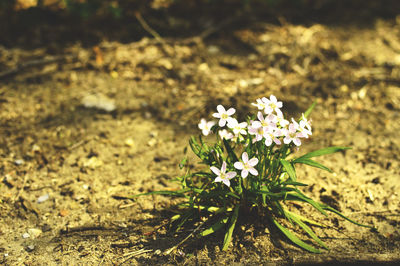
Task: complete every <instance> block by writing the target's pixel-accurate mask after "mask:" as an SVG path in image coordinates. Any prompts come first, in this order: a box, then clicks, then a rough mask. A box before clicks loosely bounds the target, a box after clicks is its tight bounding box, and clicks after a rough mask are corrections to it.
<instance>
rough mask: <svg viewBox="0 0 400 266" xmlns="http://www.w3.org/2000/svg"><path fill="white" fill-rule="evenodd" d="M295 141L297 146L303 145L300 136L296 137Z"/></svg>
mask: <svg viewBox="0 0 400 266" xmlns="http://www.w3.org/2000/svg"><path fill="white" fill-rule="evenodd" d="M293 143H294V144H295V145H296V146H300V145H301V140H300V139H299V138H295V139H294V140H293Z"/></svg>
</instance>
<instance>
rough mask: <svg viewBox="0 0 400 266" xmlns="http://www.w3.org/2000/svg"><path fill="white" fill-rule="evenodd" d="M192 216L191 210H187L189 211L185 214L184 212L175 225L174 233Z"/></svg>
mask: <svg viewBox="0 0 400 266" xmlns="http://www.w3.org/2000/svg"><path fill="white" fill-rule="evenodd" d="M193 215H194V212H193V209H192V210H189V211H187V212H185V213H184V214H183V215H182V216H181V219H180V221H179V223H178V224H177V225H176V229H175V232H177V231H178V230H179V229H180V228H181V227H182V225H184V224H185V223H186V221H187V220H189V218H190V217H191V216H193Z"/></svg>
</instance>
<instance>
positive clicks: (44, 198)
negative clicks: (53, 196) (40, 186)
mask: <svg viewBox="0 0 400 266" xmlns="http://www.w3.org/2000/svg"><path fill="white" fill-rule="evenodd" d="M48 199H49V194H44V195H42V196H40V197H39V198H38V199H37V202H38V203H42V202H45V201H46V200H48Z"/></svg>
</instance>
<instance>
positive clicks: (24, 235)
mask: <svg viewBox="0 0 400 266" xmlns="http://www.w3.org/2000/svg"><path fill="white" fill-rule="evenodd" d="M30 237H31V235H30V234H28V233H23V234H22V238H24V239H27V238H30Z"/></svg>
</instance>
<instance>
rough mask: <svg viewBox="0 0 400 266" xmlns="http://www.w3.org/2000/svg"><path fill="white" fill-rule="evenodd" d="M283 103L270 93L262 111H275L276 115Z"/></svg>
mask: <svg viewBox="0 0 400 266" xmlns="http://www.w3.org/2000/svg"><path fill="white" fill-rule="evenodd" d="M282 106H283V104H282V102H278V100H277V99H276V97H275V96H274V95H271V96H270V97H269V99H267V102H266V107H265V109H264V112H265V113H266V114H272V112H273V111H275V112H276V113H277V114H278V115H280V114H282V112H281V110H280V108H282Z"/></svg>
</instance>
